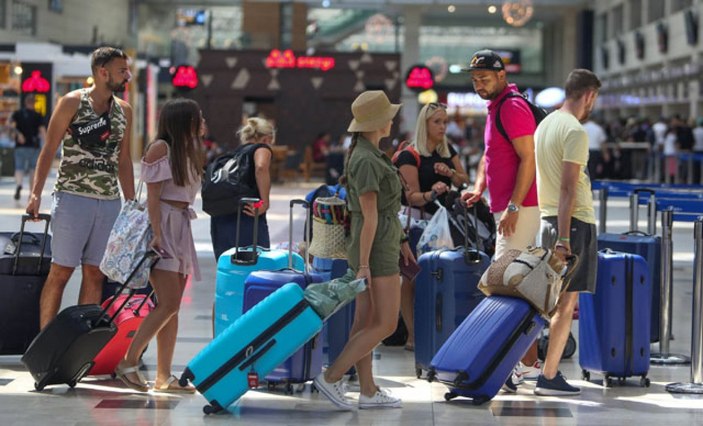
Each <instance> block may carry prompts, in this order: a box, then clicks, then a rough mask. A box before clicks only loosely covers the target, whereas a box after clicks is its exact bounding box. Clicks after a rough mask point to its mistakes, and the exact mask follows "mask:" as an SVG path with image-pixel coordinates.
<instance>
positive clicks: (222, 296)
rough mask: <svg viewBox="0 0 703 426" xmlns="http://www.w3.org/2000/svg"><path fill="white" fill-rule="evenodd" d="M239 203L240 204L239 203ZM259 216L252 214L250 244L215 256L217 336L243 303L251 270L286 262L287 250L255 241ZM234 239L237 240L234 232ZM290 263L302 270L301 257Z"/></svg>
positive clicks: (268, 268)
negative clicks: (261, 245) (252, 228)
mask: <svg viewBox="0 0 703 426" xmlns="http://www.w3.org/2000/svg"><path fill="white" fill-rule="evenodd" d="M257 201H258V200H256V199H249V198H244V199H242V204H243V203H247V202H252V203H253V202H257ZM240 205H241V204H240ZM240 215H241V209H240V210H239V211H238V214H237V234H238V233H239V217H240ZM257 222H258V216H257V217H255V218H254V238H253V242H254V245H253V247H256V251H254V250H253V249H252V247H245V248H239V247H233V248H231V249H229V250H227V251H226V252H224V253H222V255H221V256H220V258H219V259H218V260H217V275H216V277H215V307H214V329H213V335H214V336H218V335H219V334H220V333H222V332H223V331H224V330H225V329H226V328H227V327H228V326H229V325H230V324H232V323H233V322H234V321H235V320H236V319H237V318H239V316H240V315H242V312H243V307H244V280H245V279H246V278H247V276H249V274H250V273H251V272H253V271H275V270H279V269H283V268H285V267H286V266H287V265H288V251H286V250H269V249H266V248H262V247H258V246H257V245H256V242H257V239H258V236H257V229H258V226H257ZM235 241H239V235H237V237H236V239H235ZM293 267H294V268H297V269H299V270H301V269H302V268H303V258H302V257H301V256H300V255H298V254H297V253H295V254H293Z"/></svg>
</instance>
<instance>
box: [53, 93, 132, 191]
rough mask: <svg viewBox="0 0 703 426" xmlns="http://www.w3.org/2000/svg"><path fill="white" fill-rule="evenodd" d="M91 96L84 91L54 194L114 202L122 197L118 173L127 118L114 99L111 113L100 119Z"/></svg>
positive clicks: (67, 139)
mask: <svg viewBox="0 0 703 426" xmlns="http://www.w3.org/2000/svg"><path fill="white" fill-rule="evenodd" d="M88 93H89V89H81V103H80V106H79V107H78V111H77V112H76V115H75V116H74V118H73V121H72V122H71V124H70V125H69V127H68V131H67V132H66V136H65V137H64V139H63V149H62V156H61V164H60V165H59V173H58V178H57V180H56V186H55V187H54V190H56V191H63V192H69V193H72V194H77V195H82V196H85V197H89V198H99V199H107V200H113V199H116V198H119V197H120V192H119V187H118V184H117V170H118V161H119V154H120V144H121V142H122V138H123V136H124V133H125V129H126V128H127V118H126V117H125V113H124V110H123V109H122V106H121V105H120V104H119V102H117V100H116V99H115V98H114V96H113V98H112V102H111V106H110V109H109V110H108V111H106V112H105V113H104V114H102V115H100V116H98V115H97V114H96V113H95V111H93V107H92V106H91V104H90V99H89V96H88Z"/></svg>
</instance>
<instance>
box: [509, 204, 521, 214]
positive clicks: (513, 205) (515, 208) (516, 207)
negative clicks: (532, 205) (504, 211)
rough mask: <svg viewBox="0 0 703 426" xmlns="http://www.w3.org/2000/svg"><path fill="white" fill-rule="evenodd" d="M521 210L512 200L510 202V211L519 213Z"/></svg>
mask: <svg viewBox="0 0 703 426" xmlns="http://www.w3.org/2000/svg"><path fill="white" fill-rule="evenodd" d="M519 210H520V207H518V206H517V205H516V204H515V203H513V202H512V201H511V202H510V204H508V213H517V212H518V211H519Z"/></svg>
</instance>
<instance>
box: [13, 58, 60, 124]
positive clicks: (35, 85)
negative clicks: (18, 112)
mask: <svg viewBox="0 0 703 426" xmlns="http://www.w3.org/2000/svg"><path fill="white" fill-rule="evenodd" d="M21 67H22V82H21V83H20V87H21V88H22V104H23V105H24V96H26V95H27V94H30V93H32V94H34V109H35V110H36V111H37V112H38V113H39V114H41V116H42V117H46V116H47V115H50V114H51V106H52V105H53V102H52V85H53V70H54V67H53V65H52V64H50V63H32V62H23V63H22V64H21Z"/></svg>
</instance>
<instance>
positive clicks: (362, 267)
mask: <svg viewBox="0 0 703 426" xmlns="http://www.w3.org/2000/svg"><path fill="white" fill-rule="evenodd" d="M357 269H369V265H359V266H358V267H357Z"/></svg>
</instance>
